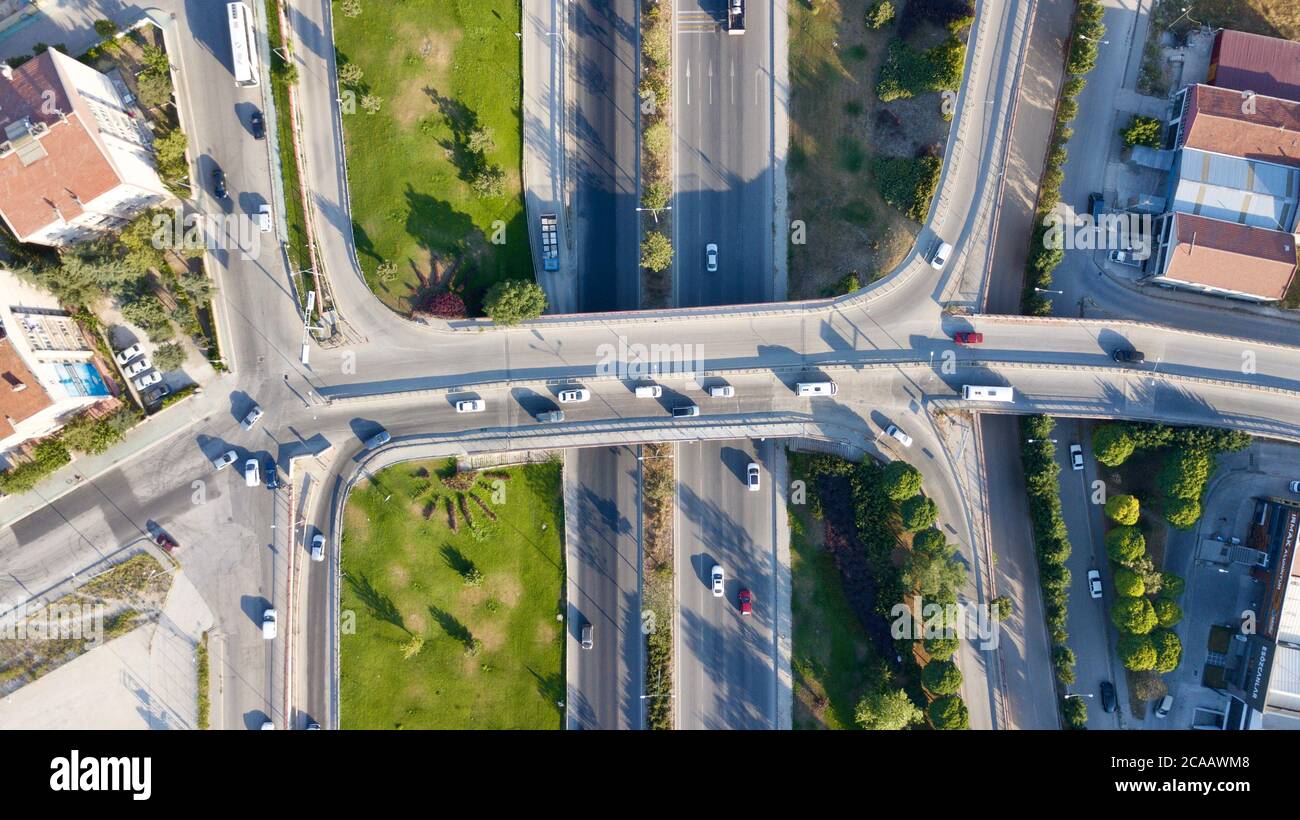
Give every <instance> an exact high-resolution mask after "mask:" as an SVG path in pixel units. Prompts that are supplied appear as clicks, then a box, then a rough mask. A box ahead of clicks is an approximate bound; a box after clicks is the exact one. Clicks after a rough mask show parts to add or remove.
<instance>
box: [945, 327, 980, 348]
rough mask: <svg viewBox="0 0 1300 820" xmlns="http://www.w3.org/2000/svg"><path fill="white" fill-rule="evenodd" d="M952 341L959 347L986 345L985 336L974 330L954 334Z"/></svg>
mask: <svg viewBox="0 0 1300 820" xmlns="http://www.w3.org/2000/svg"><path fill="white" fill-rule="evenodd" d="M952 340H953V341H954V342H956V343H957V344H959V345H979V344H984V334H983V333H976V332H975V331H973V330H963V331H962V332H960V333H954V334H952Z"/></svg>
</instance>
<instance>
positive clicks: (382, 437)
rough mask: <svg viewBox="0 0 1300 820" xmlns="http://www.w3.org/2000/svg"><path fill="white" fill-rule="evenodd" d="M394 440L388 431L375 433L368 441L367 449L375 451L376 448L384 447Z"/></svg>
mask: <svg viewBox="0 0 1300 820" xmlns="http://www.w3.org/2000/svg"><path fill="white" fill-rule="evenodd" d="M392 440H393V437H392V436H390V435H388V431H387V430H380V431H379V432H378V433H375V434H374V435H373V436H371V437H370V438H368V439H366V449H367V450H373V449H375V448H376V447H383V446H384V445H385V444H387V443H388V442H390V441H392Z"/></svg>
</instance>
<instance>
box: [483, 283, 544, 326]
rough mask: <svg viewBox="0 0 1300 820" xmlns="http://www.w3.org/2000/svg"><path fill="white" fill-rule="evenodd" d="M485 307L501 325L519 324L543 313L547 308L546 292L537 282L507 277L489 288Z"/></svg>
mask: <svg viewBox="0 0 1300 820" xmlns="http://www.w3.org/2000/svg"><path fill="white" fill-rule="evenodd" d="M483 309H484V310H485V311H486V312H487V315H488V316H490V317H491V318H492V321H494V322H496V323H497V324H499V325H506V326H509V325H513V324H518V323H519V322H523V321H527V320H529V319H536V318H537V317H538V316H541V315H542V311H544V310H546V293H545V292H544V291H543V290H542V288H541V285H538V284H537V283H536V282H527V281H524V280H522V279H507V280H505V281H503V282H497V283H496V284H495V285H493V286H492V287H491V288H490V289H489V290H488V292H487V295H486V296H485V297H484V298H483Z"/></svg>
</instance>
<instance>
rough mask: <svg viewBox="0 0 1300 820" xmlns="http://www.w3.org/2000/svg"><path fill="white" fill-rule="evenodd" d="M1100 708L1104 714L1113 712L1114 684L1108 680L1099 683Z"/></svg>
mask: <svg viewBox="0 0 1300 820" xmlns="http://www.w3.org/2000/svg"><path fill="white" fill-rule="evenodd" d="M1101 708H1102V709H1103V710H1105V711H1106V712H1113V711H1115V684H1113V683H1111V682H1110V681H1108V680H1104V681H1102V682H1101Z"/></svg>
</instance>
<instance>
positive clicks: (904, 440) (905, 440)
mask: <svg viewBox="0 0 1300 820" xmlns="http://www.w3.org/2000/svg"><path fill="white" fill-rule="evenodd" d="M885 435H887V436H889V437H890V438H892V439H894V440H895V441H897V442H898V443H899V444H901V445H903V446H904V447H911V446H912V437H911V436H909V435H908V434H907V433H904V432H903V431H902V430H900V429H899V428H898V425H897V424H891V425H889V426H888V427H886V428H885Z"/></svg>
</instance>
